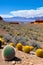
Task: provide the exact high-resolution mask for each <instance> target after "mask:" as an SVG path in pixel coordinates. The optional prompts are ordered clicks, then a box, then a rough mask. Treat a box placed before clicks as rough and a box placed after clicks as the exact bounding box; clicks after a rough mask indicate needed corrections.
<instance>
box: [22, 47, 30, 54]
mask: <svg viewBox="0 0 43 65" xmlns="http://www.w3.org/2000/svg"><path fill="white" fill-rule="evenodd" d="M22 50H23V52H25V53H29V52H30V47H29V46H23V47H22Z"/></svg>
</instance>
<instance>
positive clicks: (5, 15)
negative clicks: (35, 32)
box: [0, 14, 13, 18]
mask: <svg viewBox="0 0 43 65" xmlns="http://www.w3.org/2000/svg"><path fill="white" fill-rule="evenodd" d="M0 16H2V17H3V18H11V17H13V16H12V15H9V14H8V15H7V14H0Z"/></svg>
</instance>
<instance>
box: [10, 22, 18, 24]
mask: <svg viewBox="0 0 43 65" xmlns="http://www.w3.org/2000/svg"><path fill="white" fill-rule="evenodd" d="M9 23H10V24H19V22H9Z"/></svg>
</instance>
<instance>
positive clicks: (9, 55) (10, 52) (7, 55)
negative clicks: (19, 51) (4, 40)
mask: <svg viewBox="0 0 43 65" xmlns="http://www.w3.org/2000/svg"><path fill="white" fill-rule="evenodd" d="M3 57H4V59H5V60H11V59H13V58H14V57H15V50H14V47H12V46H8V45H7V46H5V47H4V49H3Z"/></svg>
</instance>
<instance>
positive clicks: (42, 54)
mask: <svg viewBox="0 0 43 65" xmlns="http://www.w3.org/2000/svg"><path fill="white" fill-rule="evenodd" d="M36 56H38V57H42V58H43V49H37V50H36Z"/></svg>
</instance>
